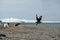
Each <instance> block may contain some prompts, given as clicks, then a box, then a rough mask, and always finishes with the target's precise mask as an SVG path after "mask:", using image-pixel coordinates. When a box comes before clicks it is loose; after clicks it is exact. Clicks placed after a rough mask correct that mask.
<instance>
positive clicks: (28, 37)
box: [0, 26, 60, 40]
mask: <svg viewBox="0 0 60 40" xmlns="http://www.w3.org/2000/svg"><path fill="white" fill-rule="evenodd" d="M0 34H5V35H6V37H0V40H60V30H59V29H58V28H53V27H33V26H18V27H9V28H3V27H1V28H0Z"/></svg>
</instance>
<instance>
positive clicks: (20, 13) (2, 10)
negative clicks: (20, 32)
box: [0, 0, 60, 21]
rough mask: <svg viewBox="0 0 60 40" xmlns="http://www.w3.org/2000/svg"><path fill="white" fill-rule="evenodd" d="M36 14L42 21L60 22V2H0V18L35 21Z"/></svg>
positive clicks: (34, 0)
mask: <svg viewBox="0 0 60 40" xmlns="http://www.w3.org/2000/svg"><path fill="white" fill-rule="evenodd" d="M36 14H38V16H40V15H42V16H43V18H42V20H44V21H60V0H0V18H21V19H22V18H25V19H33V20H35V16H36Z"/></svg>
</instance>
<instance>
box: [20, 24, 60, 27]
mask: <svg viewBox="0 0 60 40" xmlns="http://www.w3.org/2000/svg"><path fill="white" fill-rule="evenodd" d="M21 25H24V26H39V27H40V26H44V27H60V23H40V24H37V25H36V24H35V23H22V24H21Z"/></svg>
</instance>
